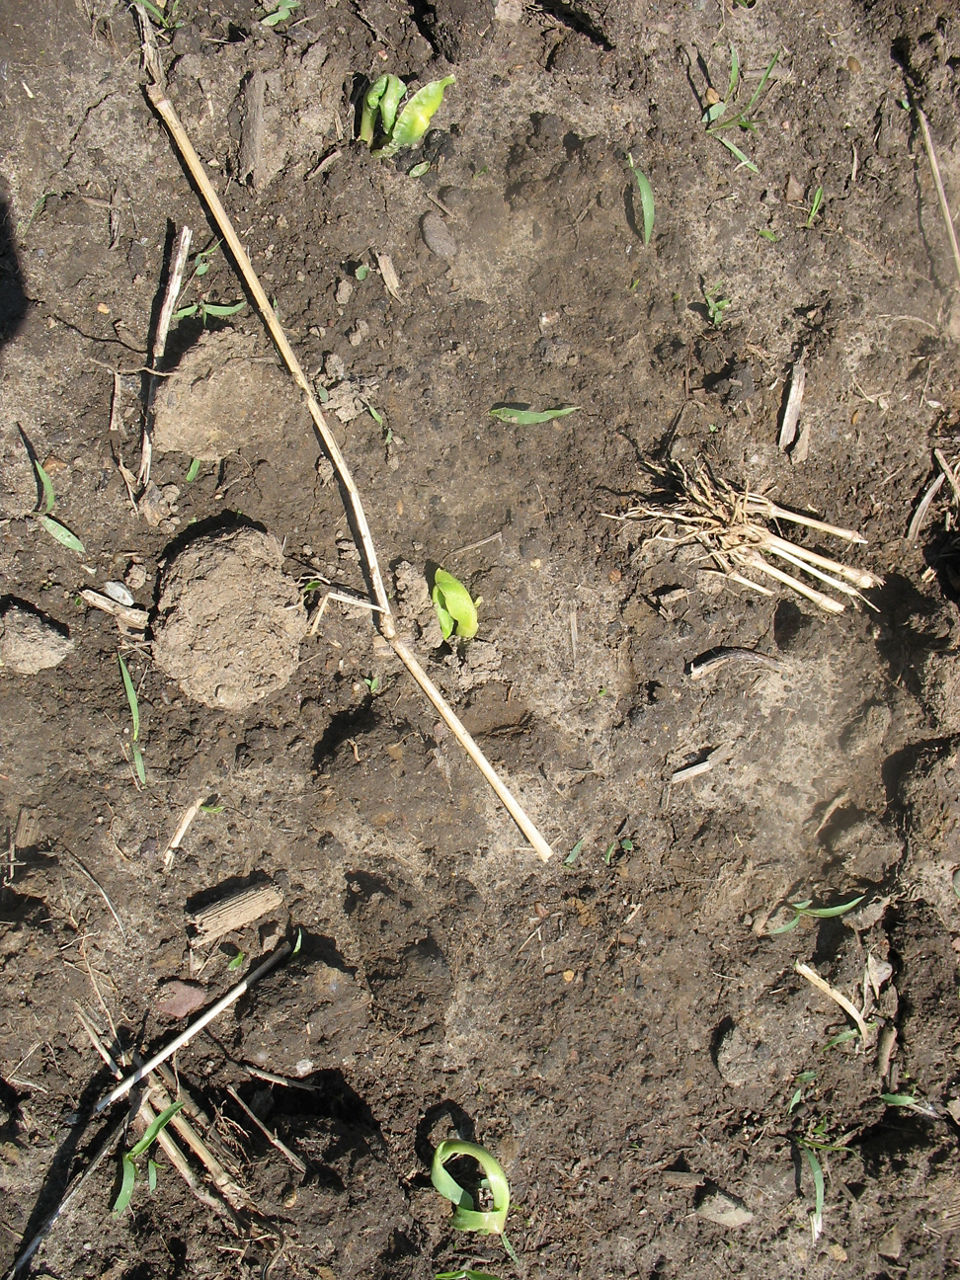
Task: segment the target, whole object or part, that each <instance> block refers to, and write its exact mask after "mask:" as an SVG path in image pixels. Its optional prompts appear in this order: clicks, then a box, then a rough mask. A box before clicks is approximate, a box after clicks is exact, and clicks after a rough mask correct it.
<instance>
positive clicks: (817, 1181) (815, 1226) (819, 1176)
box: [798, 1142, 824, 1244]
mask: <svg viewBox="0 0 960 1280" xmlns="http://www.w3.org/2000/svg"><path fill="white" fill-rule="evenodd" d="M798 1146H799V1147H800V1154H801V1155H802V1156H803V1158H804V1160H806V1162H807V1165H808V1166H809V1169H810V1173H811V1174H812V1175H813V1206H814V1207H813V1213H811V1215H810V1231H811V1234H812V1235H813V1242H814V1244H816V1242H817V1240H819V1238H820V1233H821V1231H822V1230H823V1201H824V1183H823V1168H822V1166H821V1164H820V1161H819V1160H818V1159H817V1157H816V1154H815V1153H814V1152H813V1151H811V1150H810V1148H809V1147H808V1146H807V1145H806V1144H805V1143H803V1142H801V1143H798Z"/></svg>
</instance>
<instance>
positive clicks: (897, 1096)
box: [880, 1093, 917, 1107]
mask: <svg viewBox="0 0 960 1280" xmlns="http://www.w3.org/2000/svg"><path fill="white" fill-rule="evenodd" d="M880 1101H881V1102H885V1103H886V1104H887V1106H888V1107H915V1106H916V1105H917V1099H916V1098H915V1097H914V1096H913V1094H912V1093H881V1095H880Z"/></svg>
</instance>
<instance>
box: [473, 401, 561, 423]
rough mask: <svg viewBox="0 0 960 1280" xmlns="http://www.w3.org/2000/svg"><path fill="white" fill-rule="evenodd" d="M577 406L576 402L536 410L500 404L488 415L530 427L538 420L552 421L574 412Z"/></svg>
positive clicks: (501, 420)
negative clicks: (555, 407) (554, 407)
mask: <svg viewBox="0 0 960 1280" xmlns="http://www.w3.org/2000/svg"><path fill="white" fill-rule="evenodd" d="M579 408H580V406H579V405H578V404H569V405H565V406H564V407H562V408H557V409H543V410H542V411H540V412H537V411H535V410H533V409H519V408H517V406H516V405H509V404H500V405H494V406H493V408H492V409H491V410H490V417H491V418H497V419H498V420H499V421H500V422H509V423H510V424H511V425H512V426H514V427H530V426H535V425H536V424H537V423H539V422H552V421H553V420H554V418H565V417H566V416H567V414H568V413H576V412H577V411H578V410H579Z"/></svg>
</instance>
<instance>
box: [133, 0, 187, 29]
mask: <svg viewBox="0 0 960 1280" xmlns="http://www.w3.org/2000/svg"><path fill="white" fill-rule="evenodd" d="M142 3H143V7H144V9H146V11H147V14H148V15H149V17H150V19H151V20H152V21H153V22H155V23H156V24H157V26H158V27H159V28H160V30H161V31H176V30H177V28H178V27H182V26H183V25H184V24H183V22H181V21H180V19H179V18H178V17H177V10H178V9H179V8H180V0H142Z"/></svg>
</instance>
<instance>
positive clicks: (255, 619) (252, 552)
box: [153, 529, 307, 711]
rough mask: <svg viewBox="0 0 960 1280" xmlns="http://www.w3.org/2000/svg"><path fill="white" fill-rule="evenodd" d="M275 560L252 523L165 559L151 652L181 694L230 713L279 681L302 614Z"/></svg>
mask: <svg viewBox="0 0 960 1280" xmlns="http://www.w3.org/2000/svg"><path fill="white" fill-rule="evenodd" d="M282 565H283V552H282V550H281V547H280V543H279V542H278V541H277V540H276V538H274V537H272V536H271V535H269V534H266V533H260V532H258V531H257V530H256V529H232V530H229V531H225V532H220V533H215V534H211V535H210V536H208V537H203V538H198V539H197V540H196V541H195V542H192V543H190V545H189V546H188V547H186V548H185V549H184V550H183V551H181V552H180V553H179V555H177V556H176V557H175V558H174V559H173V560H172V561H170V563H169V564H168V565H167V567H166V569H165V571H164V574H163V579H162V589H161V594H160V601H159V606H158V620H157V622H156V624H155V626H154V644H153V656H154V660H155V661H156V663H157V666H158V667H159V668H160V669H161V671H164V672H166V674H167V675H168V676H172V677H173V679H174V680H177V681H178V682H179V684H180V688H181V689H182V690H183V692H184V693H185V694H187V695H188V696H189V697H191V698H194V699H195V700H196V701H197V702H202V703H203V704H204V705H205V706H208V707H223V708H227V709H229V710H231V711H237V710H241V709H242V708H244V707H249V706H251V705H252V704H253V703H254V702H259V701H260V699H261V698H265V697H267V696H268V694H271V693H273V692H274V691H275V690H276V689H282V688H283V687H284V685H286V684H287V682H288V681H289V679H290V676H291V675H292V674H293V672H294V670H295V669H296V666H297V661H298V656H299V648H300V642H301V640H302V639H303V637H304V635H305V634H306V630H307V615H306V610H305V609H304V607H303V602H302V600H301V598H300V592H299V590H298V588H297V584H296V582H294V580H293V579H292V578H291V577H288V575H287V574H285V573H284V572H283V569H282Z"/></svg>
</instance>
